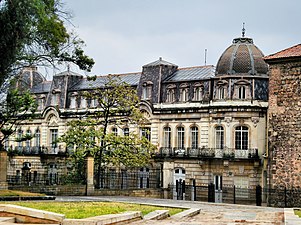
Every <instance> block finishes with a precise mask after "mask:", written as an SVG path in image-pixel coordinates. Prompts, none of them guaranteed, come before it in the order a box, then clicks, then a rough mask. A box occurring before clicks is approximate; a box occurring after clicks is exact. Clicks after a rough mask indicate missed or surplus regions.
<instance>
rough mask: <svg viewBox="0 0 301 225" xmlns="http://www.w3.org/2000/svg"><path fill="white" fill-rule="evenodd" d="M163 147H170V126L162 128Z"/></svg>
mask: <svg viewBox="0 0 301 225" xmlns="http://www.w3.org/2000/svg"><path fill="white" fill-rule="evenodd" d="M163 141H164V143H163V147H165V148H171V129H170V127H164V129H163Z"/></svg>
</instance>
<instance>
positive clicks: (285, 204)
mask: <svg viewBox="0 0 301 225" xmlns="http://www.w3.org/2000/svg"><path fill="white" fill-rule="evenodd" d="M284 207H285V208H286V207H287V198H286V187H285V188H284Z"/></svg>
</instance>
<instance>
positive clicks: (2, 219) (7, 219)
mask: <svg viewBox="0 0 301 225" xmlns="http://www.w3.org/2000/svg"><path fill="white" fill-rule="evenodd" d="M3 222H8V223H14V222H16V218H15V217H0V223H3Z"/></svg>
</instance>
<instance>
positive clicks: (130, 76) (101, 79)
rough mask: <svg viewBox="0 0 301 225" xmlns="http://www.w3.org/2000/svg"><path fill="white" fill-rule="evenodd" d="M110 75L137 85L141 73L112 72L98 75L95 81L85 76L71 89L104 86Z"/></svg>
mask: <svg viewBox="0 0 301 225" xmlns="http://www.w3.org/2000/svg"><path fill="white" fill-rule="evenodd" d="M108 76H117V77H119V78H120V80H121V81H122V82H126V83H128V84H129V85H131V86H136V85H138V83H139V79H140V76H141V73H126V74H111V75H107V76H97V77H96V80H95V81H92V80H91V81H90V80H88V79H87V78H83V79H82V80H81V81H80V82H78V83H77V84H76V85H74V86H73V87H72V88H71V89H70V90H71V91H78V90H87V89H93V88H99V87H103V86H104V84H105V83H106V82H107V81H108Z"/></svg>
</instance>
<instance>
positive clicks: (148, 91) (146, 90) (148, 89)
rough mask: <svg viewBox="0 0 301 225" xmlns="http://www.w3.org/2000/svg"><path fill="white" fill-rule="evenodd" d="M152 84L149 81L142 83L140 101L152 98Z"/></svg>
mask: <svg viewBox="0 0 301 225" xmlns="http://www.w3.org/2000/svg"><path fill="white" fill-rule="evenodd" d="M152 89H153V83H152V82H151V81H148V82H144V83H143V86H142V99H143V100H147V99H151V98H152Z"/></svg>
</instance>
